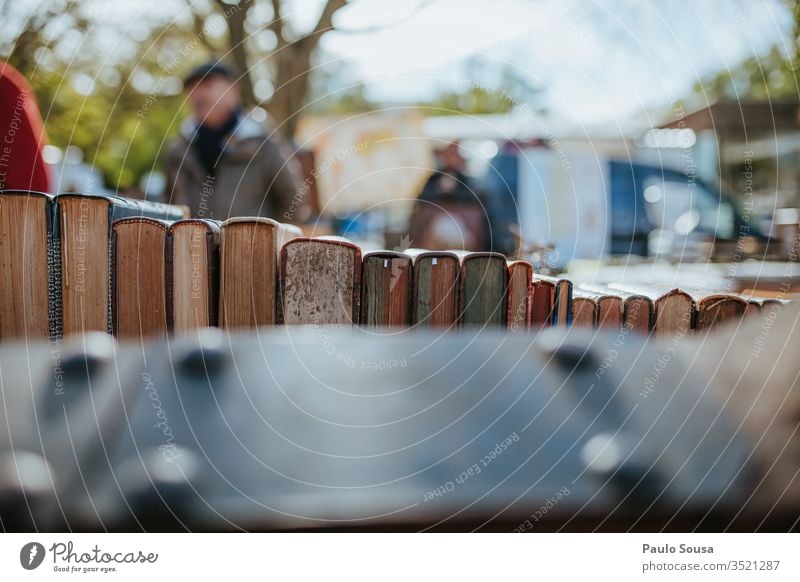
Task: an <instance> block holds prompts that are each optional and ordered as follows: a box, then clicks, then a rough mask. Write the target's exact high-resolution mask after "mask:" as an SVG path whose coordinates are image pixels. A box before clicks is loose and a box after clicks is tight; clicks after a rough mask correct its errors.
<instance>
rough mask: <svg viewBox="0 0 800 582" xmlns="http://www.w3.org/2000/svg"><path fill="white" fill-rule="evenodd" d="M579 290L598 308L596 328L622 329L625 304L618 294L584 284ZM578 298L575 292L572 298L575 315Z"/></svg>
mask: <svg viewBox="0 0 800 582" xmlns="http://www.w3.org/2000/svg"><path fill="white" fill-rule="evenodd" d="M579 288H580V291H581V295H582V297H583V298H584V299H587V298H588V299H590V300H591V301H593V302H594V303H595V305H596V307H597V308H596V312H595V322H594V326H595V327H596V328H598V329H605V330H609V331H615V330H619V329H620V328H621V327H622V323H623V311H624V303H625V302H624V300H623V298H622V297H621V296H620V295H619V294H618V293H615V292H614V291H613V290H610V289H606V288H604V287H602V286H597V285H586V284H584V285H580V286H579ZM576 296H577V291H575V292H574V294H573V298H572V305H573V313H574V311H575V297H576ZM573 318H574V315H573ZM573 323H574V319H573Z"/></svg>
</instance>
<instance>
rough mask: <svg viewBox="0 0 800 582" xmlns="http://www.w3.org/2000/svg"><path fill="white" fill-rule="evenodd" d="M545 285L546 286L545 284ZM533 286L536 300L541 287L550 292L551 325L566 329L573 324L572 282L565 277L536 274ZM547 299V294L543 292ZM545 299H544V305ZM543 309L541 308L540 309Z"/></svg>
mask: <svg viewBox="0 0 800 582" xmlns="http://www.w3.org/2000/svg"><path fill="white" fill-rule="evenodd" d="M543 283H544V284H543ZM533 285H534V286H535V289H534V295H533V299H534V301H535V300H536V291H537V290H538V288H539V287H542V288H544V289H547V290H549V292H550V325H553V326H555V327H566V326H568V325H570V324H571V323H572V281H570V280H569V279H565V278H563V277H551V276H549V275H541V274H539V273H534V275H533ZM543 295H544V296H545V297H546V296H547V292H544V291H543ZM544 301H545V299H544V298H542V304H544ZM539 308H540V309H541V307H539Z"/></svg>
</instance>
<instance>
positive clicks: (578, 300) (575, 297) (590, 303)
mask: <svg viewBox="0 0 800 582" xmlns="http://www.w3.org/2000/svg"><path fill="white" fill-rule="evenodd" d="M596 324H597V301H596V299H595V294H594V293H590V292H588V291H583V290H582V289H574V290H573V292H572V325H573V326H575V327H586V328H594V327H595V326H596Z"/></svg>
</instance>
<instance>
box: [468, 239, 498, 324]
mask: <svg viewBox="0 0 800 582" xmlns="http://www.w3.org/2000/svg"><path fill="white" fill-rule="evenodd" d="M457 254H458V255H459V258H460V259H461V273H460V274H459V278H458V290H459V292H458V299H459V304H458V321H459V324H460V326H461V327H475V326H481V327H484V326H497V327H505V326H506V325H507V316H508V263H507V261H506V257H505V255H502V254H500V253H490V252H479V253H468V252H463V251H461V252H459V253H457Z"/></svg>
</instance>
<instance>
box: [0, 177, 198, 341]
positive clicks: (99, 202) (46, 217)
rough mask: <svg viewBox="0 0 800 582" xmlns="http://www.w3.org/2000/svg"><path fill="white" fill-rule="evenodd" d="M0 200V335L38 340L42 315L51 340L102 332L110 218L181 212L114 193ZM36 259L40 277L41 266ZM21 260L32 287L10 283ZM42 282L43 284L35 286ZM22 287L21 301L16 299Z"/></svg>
mask: <svg viewBox="0 0 800 582" xmlns="http://www.w3.org/2000/svg"><path fill="white" fill-rule="evenodd" d="M1 197H2V198H3V200H4V201H3V202H2V206H3V207H4V209H5V210H4V211H2V212H3V213H4V215H5V216H4V220H6V224H7V227H8V228H7V229H5V230H4V233H6V234H7V238H6V239H5V240H6V243H5V246H4V256H5V257H7V262H6V265H5V267H4V269H6V270H7V271H8V272H9V273H11V278H10V280H9V283H7V284H4V285H3V287H4V291H3V293H4V298H5V297H7V298H9V299H10V302H9V303H6V302H5V301H4V305H6V307H4V311H6V312H7V313H5V314H4V315H3V317H2V320H3V321H4V322H5V323H4V324H2V323H0V326H3V327H5V328H6V329H5V331H2V332H0V337H3V336H6V337H20V334H22V336H25V335H26V334H27V336H33V337H43V335H42V334H43V333H44V325H43V322H44V318H45V317H46V318H47V321H48V332H47V335H48V336H49V337H50V338H51V339H53V340H58V339H60V338H61V337H62V336H64V335H70V334H75V333H83V332H87V331H95V330H96V331H104V332H110V331H111V224H112V222H113V221H114V220H116V219H119V218H125V217H128V216H150V217H155V218H166V219H174V218H179V217H181V216H183V211H182V210H181V209H179V208H177V207H175V206H170V205H167V204H159V203H154V202H147V201H141V200H128V199H126V198H122V197H119V196H115V195H95V194H91V195H90V194H77V193H69V194H58V195H56V196H49V195H46V194H42V193H35V192H25V191H5V192H3V193H2V195H1ZM20 236H21V237H22V238H20ZM12 239H17V240H16V242H12ZM43 241H44V242H43ZM34 255H35V256H36V258H35V259H34ZM44 264H46V265H47V269H46V274H45V271H44V270H42V268H41V267H42V265H44ZM28 265H30V270H31V273H30V276H28V275H25V277H26V279H25V281H32V279H30V277H35V278H36V280H37V282H36V285H35V286H36V287H37V289H36V290H33V289H32V285H28V284H27V282H16V283H15V281H16V280H17V279H18V278H19V277H20V276H22V275H20V273H21V272H22V271H21V269H22V270H25V271H27V270H28ZM45 279H46V280H47V284H46V285H42V282H43V281H44V280H45ZM23 287H24V289H25V295H26V298H25V299H24V300H22V301H20V300H19V297H18V294H19V292H20V291H21V290H22V289H23ZM45 289H46V290H47V291H44V290H45ZM44 293H47V297H48V300H47V308H46V309H43V297H44ZM15 295H16V296H15ZM26 312H27V313H28V315H25V314H26ZM34 312H35V314H34Z"/></svg>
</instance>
